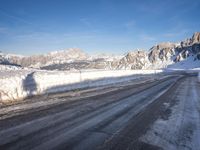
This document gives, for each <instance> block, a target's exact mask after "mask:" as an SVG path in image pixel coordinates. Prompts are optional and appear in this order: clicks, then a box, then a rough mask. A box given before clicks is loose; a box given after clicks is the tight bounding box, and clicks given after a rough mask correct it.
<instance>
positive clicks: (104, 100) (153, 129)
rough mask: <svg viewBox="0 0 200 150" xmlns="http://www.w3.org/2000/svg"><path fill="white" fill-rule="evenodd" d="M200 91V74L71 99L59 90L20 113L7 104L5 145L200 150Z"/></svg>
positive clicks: (1, 131)
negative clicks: (48, 100) (43, 102)
mask: <svg viewBox="0 0 200 150" xmlns="http://www.w3.org/2000/svg"><path fill="white" fill-rule="evenodd" d="M103 91H104V92H103ZM199 91H200V84H199V83H198V81H197V77H196V76H190V75H185V76H173V77H168V78H163V79H160V80H156V81H151V82H145V83H141V84H137V85H134V84H130V85H127V86H122V87H115V88H113V89H112V90H111V89H109V90H108V89H102V90H100V91H99V94H97V95H91V96H87V97H85V98H79V99H76V100H70V101H68V100H66V99H68V97H65V96H64V95H62V96H61V95H59V94H57V95H56V96H54V100H55V101H58V102H59V103H52V105H41V106H40V107H37V105H35V106H34V107H27V106H29V105H32V103H31V102H30V103H29V102H27V104H26V105H25V104H18V105H17V106H13V107H15V109H16V107H19V108H21V105H24V106H26V107H23V109H21V110H20V109H19V110H20V111H14V109H12V107H10V106H9V107H5V108H2V109H3V110H5V113H2V112H1V113H0V149H5V150H7V149H14V150H15V149H20V150H21V149H27V150H31V149H34V150H45V149H48V150H49V149H56V150H57V149H66V150H71V149H73V150H95V149H100V150H103V149H108V150H112V149H113V150H118V149H119V150H159V149H181V150H182V149H194V150H198V148H199V147H198V148H197V146H200V145H198V143H199V141H198V140H199V139H200V134H199V133H200V121H199V120H200V92H199ZM96 92H97V93H98V91H96ZM46 98H48V97H46ZM34 99H39V98H38V97H36V98H32V99H31V100H34ZM43 99H45V97H43ZM8 110H9V111H8ZM180 118H181V119H180ZM188 118H189V119H188ZM173 119H175V120H178V121H177V122H176V124H173V123H174V122H175V121H173ZM161 121H162V123H161ZM163 122H164V123H163ZM188 124H189V125H188ZM190 125H192V127H191V128H189V129H190V130H189V131H188V127H190ZM158 127H160V128H159V129H158ZM166 130H167V132H166ZM180 130H181V131H180ZM170 140H172V141H170ZM173 142H174V143H173ZM195 148H196V149H195Z"/></svg>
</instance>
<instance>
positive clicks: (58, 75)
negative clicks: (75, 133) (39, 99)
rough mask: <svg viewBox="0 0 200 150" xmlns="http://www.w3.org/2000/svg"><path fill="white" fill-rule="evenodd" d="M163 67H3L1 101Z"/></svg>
mask: <svg viewBox="0 0 200 150" xmlns="http://www.w3.org/2000/svg"><path fill="white" fill-rule="evenodd" d="M161 72H162V70H113V71H111V70H88V71H42V70H35V69H20V68H15V69H14V70H13V69H2V70H1V71H0V102H13V101H17V100H22V99H24V98H26V97H28V96H32V95H40V94H45V93H55V92H63V91H69V90H74V89H82V88H88V87H98V86H104V85H108V84H114V83H119V82H124V81H128V80H132V79H140V78H142V77H144V75H145V76H152V75H153V76H154V75H155V74H158V73H161Z"/></svg>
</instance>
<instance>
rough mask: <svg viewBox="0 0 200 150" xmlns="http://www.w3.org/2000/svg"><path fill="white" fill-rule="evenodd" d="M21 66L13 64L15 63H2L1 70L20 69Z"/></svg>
mask: <svg viewBox="0 0 200 150" xmlns="http://www.w3.org/2000/svg"><path fill="white" fill-rule="evenodd" d="M20 69H21V67H18V66H13V65H1V64H0V71H5V70H20Z"/></svg>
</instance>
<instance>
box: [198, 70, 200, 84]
mask: <svg viewBox="0 0 200 150" xmlns="http://www.w3.org/2000/svg"><path fill="white" fill-rule="evenodd" d="M198 81H199V82H200V72H199V73H198Z"/></svg>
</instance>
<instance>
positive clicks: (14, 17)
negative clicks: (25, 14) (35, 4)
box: [0, 9, 33, 25]
mask: <svg viewBox="0 0 200 150" xmlns="http://www.w3.org/2000/svg"><path fill="white" fill-rule="evenodd" d="M0 13H1V14H2V15H4V16H6V17H8V18H11V19H13V20H15V21H19V22H22V23H25V24H28V25H33V24H32V23H31V22H29V21H27V20H25V19H22V18H20V17H17V16H14V15H11V14H9V13H7V12H5V11H4V10H1V9H0Z"/></svg>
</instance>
